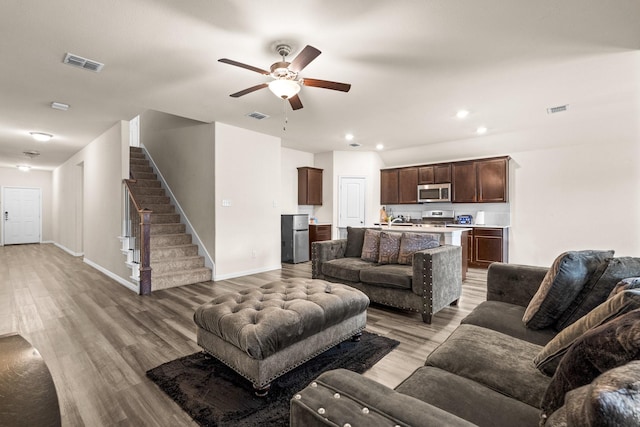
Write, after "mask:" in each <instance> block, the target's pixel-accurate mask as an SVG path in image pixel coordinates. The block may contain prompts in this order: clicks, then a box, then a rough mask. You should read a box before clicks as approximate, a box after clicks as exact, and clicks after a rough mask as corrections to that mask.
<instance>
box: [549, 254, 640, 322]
mask: <svg viewBox="0 0 640 427" xmlns="http://www.w3.org/2000/svg"><path fill="white" fill-rule="evenodd" d="M605 267H606V268H604V269H603V271H602V274H600V276H599V277H598V274H597V273H596V274H595V275H594V278H597V280H589V282H587V284H586V285H585V286H584V288H583V289H582V291H580V293H579V294H578V296H577V297H576V299H575V300H574V301H573V302H572V303H571V304H570V305H569V308H568V309H567V310H566V311H565V312H564V313H563V314H562V316H560V318H559V319H558V322H557V323H556V325H555V326H556V329H558V330H562V329H564V328H566V327H567V326H569V325H570V324H572V323H573V322H575V321H576V320H578V319H580V318H581V317H582V316H584V315H585V314H587V313H588V312H590V311H591V310H593V309H594V307H597V306H598V305H599V304H601V303H602V302H603V301H604V300H606V299H607V296H609V294H610V293H611V290H612V289H613V288H614V287H615V286H616V283H618V282H619V281H620V280H622V279H624V278H626V277H633V276H637V275H638V273H639V272H640V258H632V257H620V258H612V259H610V260H608V262H607V263H606V266H605Z"/></svg>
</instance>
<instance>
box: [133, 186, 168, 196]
mask: <svg viewBox="0 0 640 427" xmlns="http://www.w3.org/2000/svg"><path fill="white" fill-rule="evenodd" d="M133 195H134V196H164V195H165V192H164V188H160V187H135V186H134V187H133Z"/></svg>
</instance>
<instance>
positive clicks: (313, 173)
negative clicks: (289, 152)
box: [298, 167, 322, 205]
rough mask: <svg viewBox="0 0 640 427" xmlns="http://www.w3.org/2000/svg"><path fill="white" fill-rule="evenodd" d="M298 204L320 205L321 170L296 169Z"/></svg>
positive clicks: (309, 168)
mask: <svg viewBox="0 0 640 427" xmlns="http://www.w3.org/2000/svg"><path fill="white" fill-rule="evenodd" d="M298 204H299V205H321V204H322V169H318V168H311V167H301V168H298Z"/></svg>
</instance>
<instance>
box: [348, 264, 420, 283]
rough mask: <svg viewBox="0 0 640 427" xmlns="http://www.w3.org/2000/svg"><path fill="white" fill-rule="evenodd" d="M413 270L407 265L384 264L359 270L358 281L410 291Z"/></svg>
mask: <svg viewBox="0 0 640 427" xmlns="http://www.w3.org/2000/svg"><path fill="white" fill-rule="evenodd" d="M412 279H413V269H412V268H411V267H410V266H408V265H400V264H385V265H378V266H376V267H367V268H363V269H362V270H360V281H361V282H362V283H367V284H369V285H376V286H380V287H385V288H399V289H411V281H412Z"/></svg>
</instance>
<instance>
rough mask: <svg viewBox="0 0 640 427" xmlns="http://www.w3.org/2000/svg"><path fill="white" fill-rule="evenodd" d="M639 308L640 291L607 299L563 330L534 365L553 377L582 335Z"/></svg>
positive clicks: (550, 342) (546, 347)
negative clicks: (564, 357)
mask: <svg viewBox="0 0 640 427" xmlns="http://www.w3.org/2000/svg"><path fill="white" fill-rule="evenodd" d="M638 308H640V290H630V291H624V292H620V293H618V294H616V295H615V296H614V297H613V298H609V299H607V300H606V301H605V302H603V303H602V304H600V305H599V306H597V307H596V308H594V309H593V310H591V311H590V312H589V313H587V315H586V316H583V317H582V318H580V319H579V320H578V321H577V322H574V323H572V324H571V325H569V326H568V327H566V328H565V329H563V330H562V331H561V332H560V333H559V334H558V335H557V336H556V337H555V338H554V339H552V340H551V341H549V343H548V344H547V345H546V346H545V347H544V348H543V349H542V351H541V352H540V353H538V355H537V356H536V357H535V358H534V359H533V363H535V364H536V366H537V367H538V369H540V370H541V371H542V372H544V373H545V374H547V375H549V376H551V375H553V374H554V372H555V371H556V368H557V367H558V363H560V359H562V356H564V355H565V353H566V352H567V350H568V349H569V347H570V346H571V344H573V343H574V341H575V340H576V339H578V338H579V337H580V336H582V334H584V333H585V332H587V331H588V330H589V329H591V328H593V327H596V326H599V325H602V324H603V323H606V322H608V321H609V320H611V319H613V318H615V317H618V316H620V315H622V314H625V313H628V312H630V311H632V310H635V309H638Z"/></svg>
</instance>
